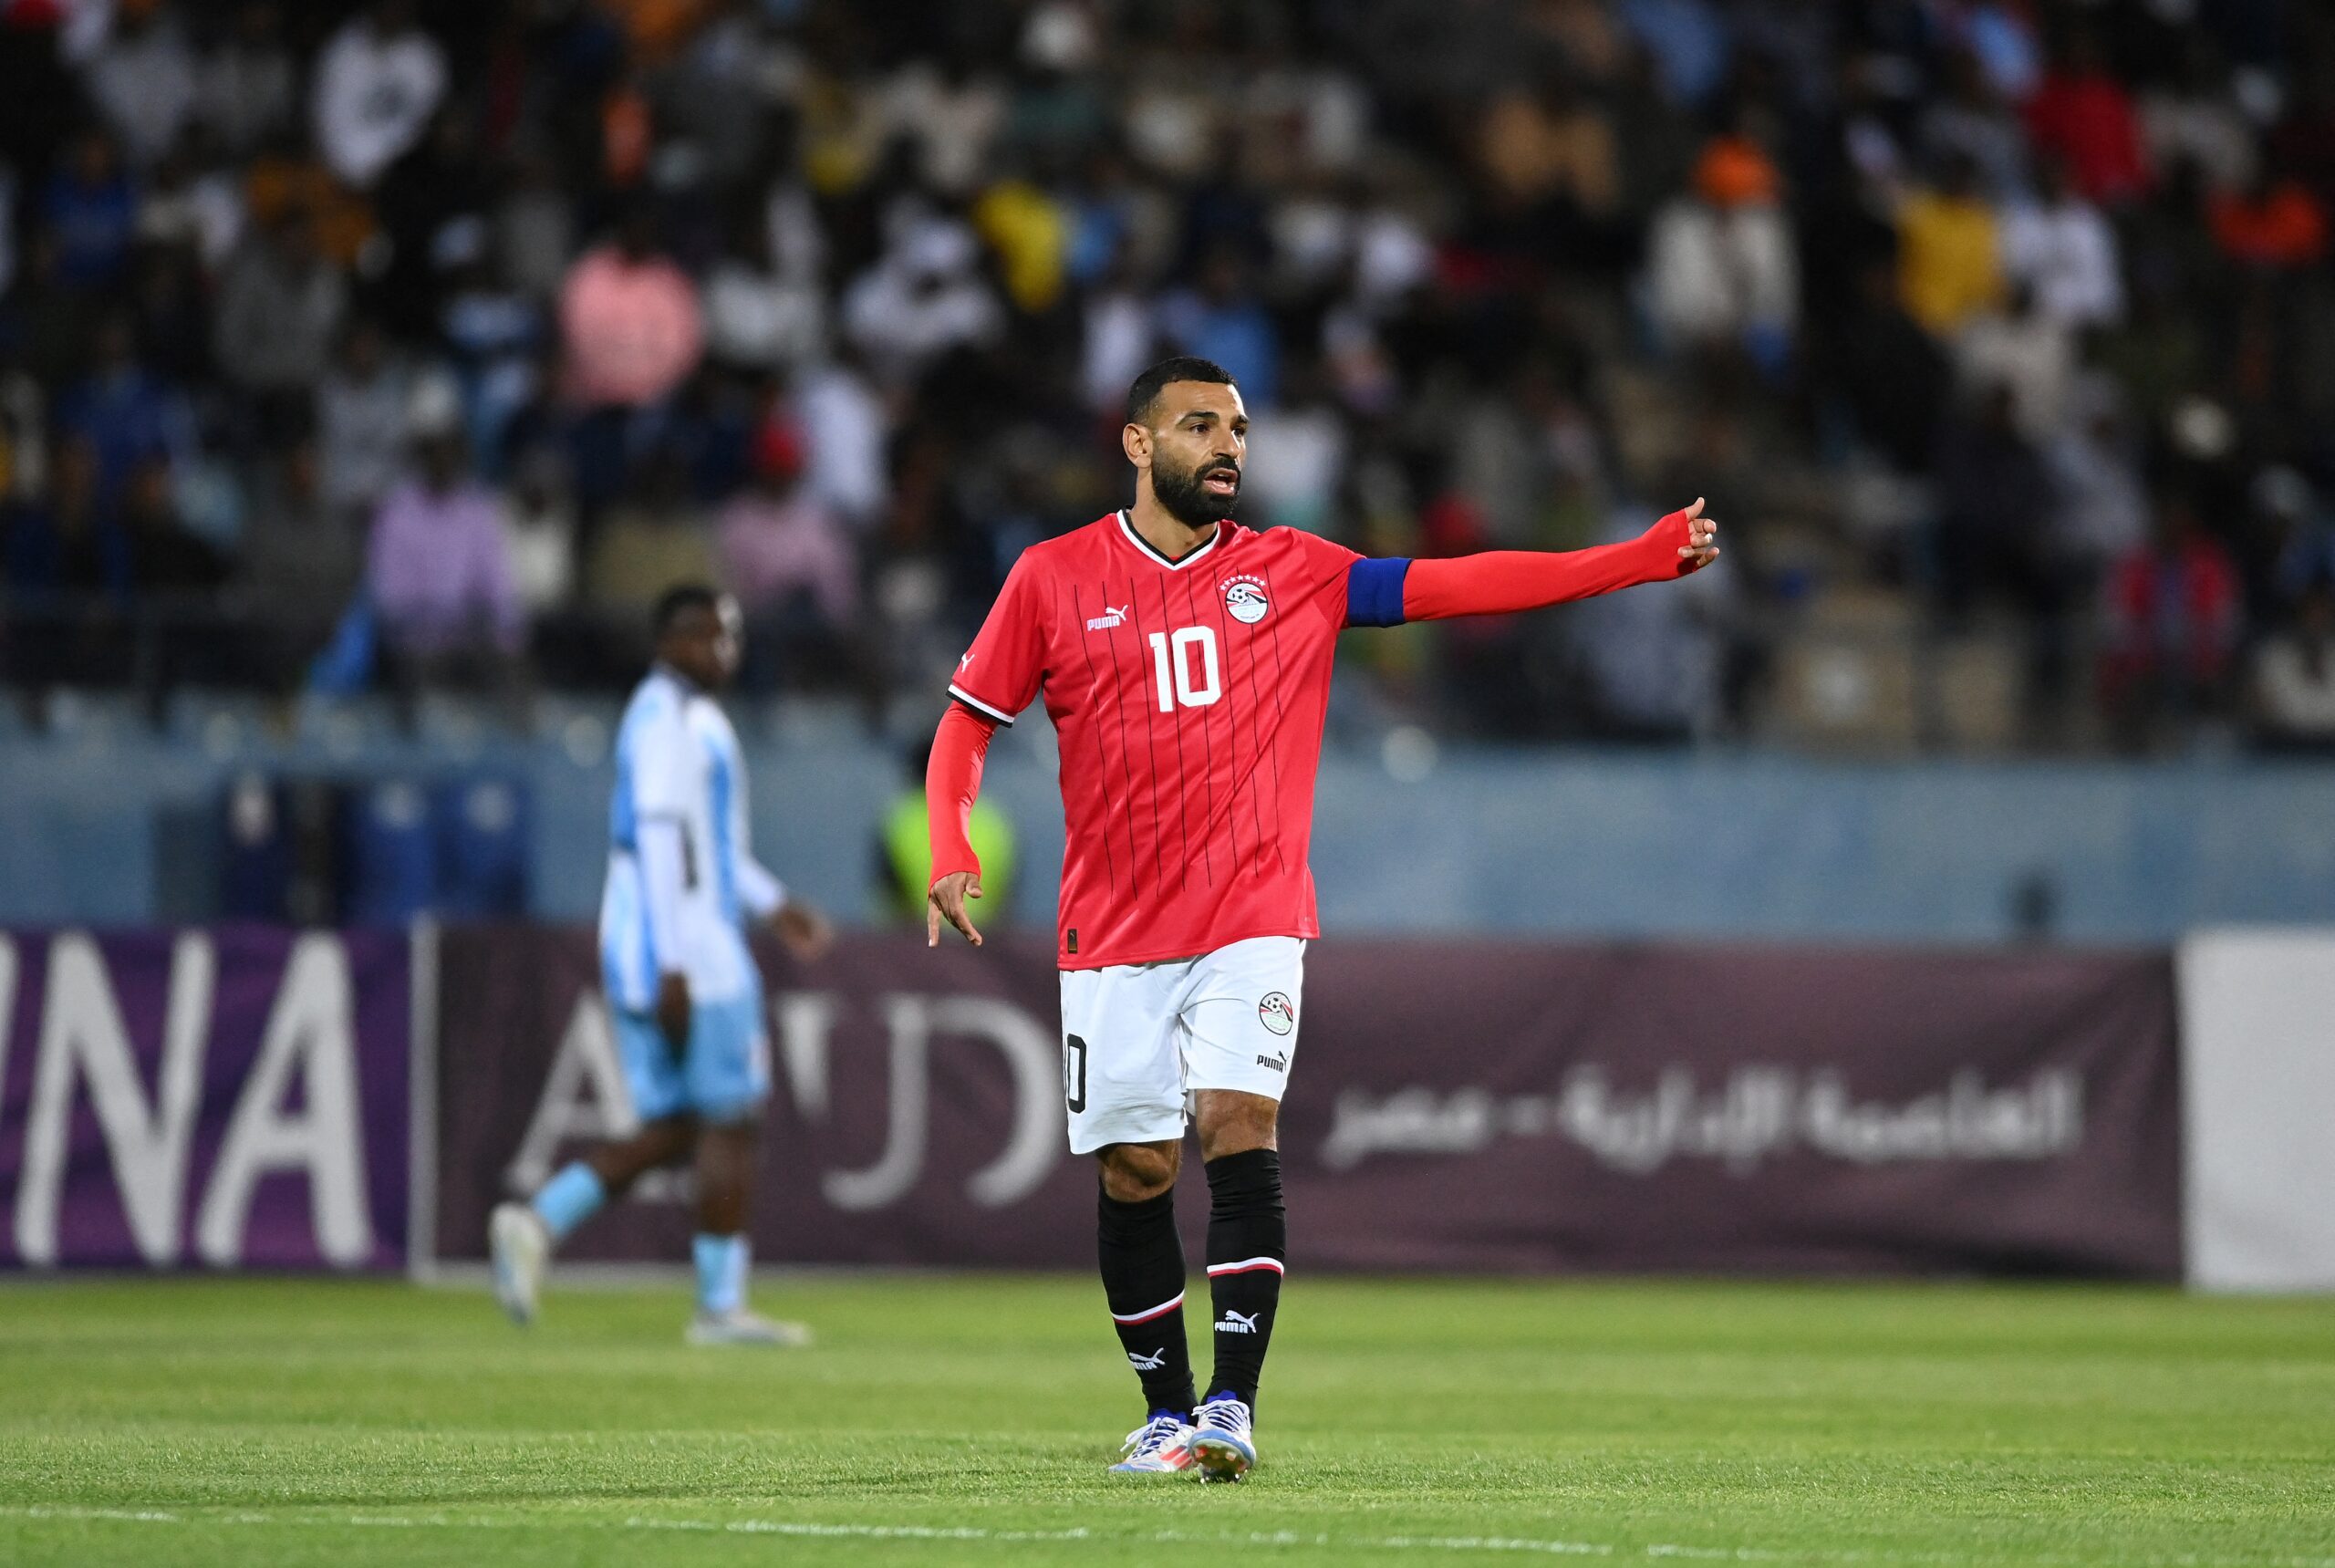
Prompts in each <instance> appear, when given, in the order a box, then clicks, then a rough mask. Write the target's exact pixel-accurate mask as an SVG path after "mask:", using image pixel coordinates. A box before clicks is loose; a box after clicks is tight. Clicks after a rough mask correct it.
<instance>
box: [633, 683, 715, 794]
mask: <svg viewBox="0 0 2335 1568" xmlns="http://www.w3.org/2000/svg"><path fill="white" fill-rule="evenodd" d="M639 724H640V727H639V729H638V732H636V733H635V734H634V736H633V739H632V808H633V811H634V813H635V814H636V815H638V816H639V818H640V819H641V820H642V821H643V822H646V821H648V820H649V818H651V817H659V816H661V817H669V818H671V819H672V820H674V821H676V822H686V821H688V820H689V818H690V814H691V813H692V811H693V810H694V809H695V807H696V805H697V803H698V795H699V792H700V788H701V784H700V778H699V776H698V769H697V767H696V766H695V765H693V764H695V763H697V761H698V759H699V757H700V748H699V744H698V740H697V737H696V736H695V735H693V734H691V733H690V726H689V721H688V720H686V719H685V718H683V717H682V715H681V709H680V704H679V703H675V702H665V703H661V704H659V706H658V707H656V708H653V709H651V710H650V711H649V712H647V713H645V714H643V715H642V716H641V719H640V721H639Z"/></svg>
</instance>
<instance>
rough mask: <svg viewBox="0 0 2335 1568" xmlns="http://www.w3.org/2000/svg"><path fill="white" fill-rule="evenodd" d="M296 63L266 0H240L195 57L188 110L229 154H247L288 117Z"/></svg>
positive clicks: (277, 11)
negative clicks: (222, 29)
mask: <svg viewBox="0 0 2335 1568" xmlns="http://www.w3.org/2000/svg"><path fill="white" fill-rule="evenodd" d="M297 84H298V67H297V66H296V64H295V63H294V61H293V58H292V51H291V50H290V49H288V48H286V47H285V41H284V17H283V13H282V10H281V8H280V7H279V6H277V5H275V4H273V3H272V0H244V3H243V4H241V5H237V6H236V7H235V13H234V19H233V22H232V23H230V25H229V27H228V31H227V34H226V36H224V37H223V38H221V39H220V40H219V41H218V42H217V43H215V44H213V46H212V47H210V48H209V49H208V50H207V51H205V52H204V54H203V55H202V58H201V59H200V60H199V61H198V62H197V63H196V66H195V77H194V116H195V119H196V121H197V123H199V124H200V125H202V127H203V128H204V130H207V131H208V132H209V133H210V137H211V140H212V141H213V143H214V144H215V145H216V146H218V148H219V149H220V150H221V151H223V152H225V153H227V154H228V155H230V156H231V157H238V158H241V157H248V156H250V155H251V154H252V153H254V152H256V151H259V149H260V147H261V145H262V144H263V143H264V142H265V141H266V140H268V139H269V138H270V137H272V136H274V135H275V134H276V133H277V132H278V131H280V130H283V128H284V127H285V126H286V125H288V124H290V123H291V120H292V118H293V116H294V114H295V113H296V112H297V109H298V102H299V99H298V95H297V92H296V87H297Z"/></svg>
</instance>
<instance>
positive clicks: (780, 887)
mask: <svg viewBox="0 0 2335 1568" xmlns="http://www.w3.org/2000/svg"><path fill="white" fill-rule="evenodd" d="M738 902H740V903H741V904H742V905H744V906H745V909H746V914H747V917H748V918H749V919H756V920H767V919H770V918H771V917H772V916H773V915H775V914H777V913H778V912H779V911H780V910H781V909H784V908H786V884H785V883H784V882H782V881H780V880H779V879H778V878H777V877H773V876H772V875H771V870H770V867H767V866H765V865H763V863H762V862H761V861H759V860H757V859H755V858H754V857H752V856H751V855H741V856H740V857H738Z"/></svg>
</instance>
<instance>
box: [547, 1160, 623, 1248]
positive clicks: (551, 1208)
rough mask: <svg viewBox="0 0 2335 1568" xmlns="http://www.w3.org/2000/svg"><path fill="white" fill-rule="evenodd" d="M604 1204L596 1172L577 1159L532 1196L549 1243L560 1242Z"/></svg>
mask: <svg viewBox="0 0 2335 1568" xmlns="http://www.w3.org/2000/svg"><path fill="white" fill-rule="evenodd" d="M607 1200H608V1189H607V1188H606V1187H603V1186H602V1185H601V1184H600V1175H599V1172H597V1171H596V1170H594V1169H593V1168H591V1167H590V1166H588V1165H586V1164H585V1163H584V1162H583V1161H582V1160H580V1159H579V1160H576V1161H575V1162H574V1163H572V1164H570V1165H566V1166H563V1167H562V1168H560V1172H559V1174H558V1175H556V1176H555V1177H553V1178H552V1179H550V1180H549V1181H546V1182H545V1183H544V1185H543V1190H542V1191H540V1192H538V1193H536V1194H535V1213H536V1215H537V1217H538V1218H540V1219H541V1220H543V1222H544V1229H545V1230H546V1231H550V1232H551V1239H552V1240H553V1241H566V1239H567V1233H568V1232H569V1231H573V1230H575V1229H576V1227H577V1226H578V1225H581V1224H582V1223H584V1221H585V1220H589V1219H590V1218H591V1217H592V1216H593V1215H595V1214H597V1213H598V1212H599V1210H600V1205H601V1204H603V1203H606V1202H607Z"/></svg>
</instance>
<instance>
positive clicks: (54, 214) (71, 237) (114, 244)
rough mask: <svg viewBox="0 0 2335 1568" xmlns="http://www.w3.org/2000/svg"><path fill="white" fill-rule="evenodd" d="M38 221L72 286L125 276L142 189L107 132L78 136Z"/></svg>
mask: <svg viewBox="0 0 2335 1568" xmlns="http://www.w3.org/2000/svg"><path fill="white" fill-rule="evenodd" d="M40 221H41V226H42V228H43V229H44V231H45V232H46V233H47V235H48V236H49V239H50V241H51V242H52V243H53V244H55V246H56V257H57V277H58V278H59V279H61V280H62V281H63V282H64V283H65V284H67V286H70V287H74V288H78V289H84V290H88V291H92V292H94V291H99V290H103V289H107V288H110V287H111V286H113V285H115V284H116V283H119V281H120V280H121V276H122V275H123V274H124V273H125V272H126V271H128V270H129V266H130V245H131V244H132V243H133V242H134V241H135V240H136V239H137V236H138V191H137V187H136V186H135V185H133V184H132V183H131V182H130V176H129V174H128V173H127V172H125V171H124V170H123V169H122V167H121V160H120V157H119V154H118V153H117V151H115V148H114V143H113V140H112V139H111V138H110V137H109V136H107V135H106V133H105V132H103V131H101V130H85V131H83V132H82V133H81V134H80V135H79V136H78V137H77V138H75V139H74V142H73V149H72V152H71V154H70V156H69V157H68V158H67V160H66V161H65V162H64V164H63V165H62V166H61V167H60V168H59V169H58V170H57V172H56V173H54V174H52V175H50V176H49V181H48V186H47V190H46V191H45V192H43V194H42V197H41V203H40Z"/></svg>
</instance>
